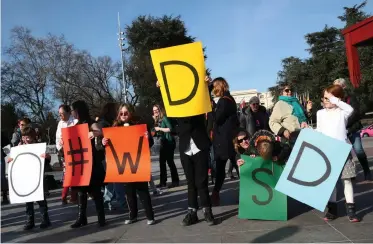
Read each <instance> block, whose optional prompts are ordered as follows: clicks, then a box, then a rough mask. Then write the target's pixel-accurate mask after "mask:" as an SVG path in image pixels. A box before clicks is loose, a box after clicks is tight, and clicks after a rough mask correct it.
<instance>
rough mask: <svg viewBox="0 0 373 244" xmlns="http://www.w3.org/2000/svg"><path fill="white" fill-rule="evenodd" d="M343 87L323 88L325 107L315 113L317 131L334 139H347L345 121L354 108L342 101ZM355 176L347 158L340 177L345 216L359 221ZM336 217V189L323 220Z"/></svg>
mask: <svg viewBox="0 0 373 244" xmlns="http://www.w3.org/2000/svg"><path fill="white" fill-rule="evenodd" d="M343 98H344V93H343V88H342V87H341V86H339V85H332V86H329V87H328V88H326V89H325V91H324V97H323V103H324V106H325V108H324V109H322V110H319V111H318V112H317V114H316V117H317V128H316V130H317V131H318V132H321V133H323V134H324V135H327V136H330V137H332V138H334V139H337V140H341V141H347V140H348V139H347V129H346V123H347V121H348V118H349V117H350V116H351V114H352V113H353V111H354V109H353V108H352V107H351V106H350V105H349V104H347V103H345V102H344V101H343ZM355 177H356V168H355V163H354V162H353V161H352V158H351V157H350V158H348V159H347V162H346V164H345V166H344V168H343V170H342V174H341V179H342V180H343V184H344V195H345V199H346V210H347V216H348V219H349V221H350V222H359V221H360V219H359V218H358V216H357V215H356V213H355V203H354V189H353V184H352V179H354V178H355ZM335 218H337V190H336V188H334V191H333V193H332V195H331V197H330V200H329V202H328V205H327V211H326V213H325V216H324V220H326V221H330V220H334V219H335Z"/></svg>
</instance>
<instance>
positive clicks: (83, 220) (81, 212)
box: [70, 191, 88, 228]
mask: <svg viewBox="0 0 373 244" xmlns="http://www.w3.org/2000/svg"><path fill="white" fill-rule="evenodd" d="M86 211H87V193H86V192H81V191H79V192H78V218H77V219H76V221H75V223H74V224H72V225H71V226H70V227H71V228H79V227H81V226H84V225H87V224H88V222H87V214H86Z"/></svg>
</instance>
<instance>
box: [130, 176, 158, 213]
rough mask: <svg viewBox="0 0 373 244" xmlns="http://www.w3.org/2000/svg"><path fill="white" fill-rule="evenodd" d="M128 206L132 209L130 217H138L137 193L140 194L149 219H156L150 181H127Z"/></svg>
mask: <svg viewBox="0 0 373 244" xmlns="http://www.w3.org/2000/svg"><path fill="white" fill-rule="evenodd" d="M124 190H125V192H126V198H127V204H128V208H129V210H130V219H131V220H133V219H135V218H137V213H138V211H139V210H138V208H137V195H136V193H137V194H139V197H140V201H141V203H142V206H143V208H144V209H145V215H146V218H147V219H148V220H154V212H153V206H152V200H151V198H150V194H149V188H148V182H131V183H126V185H125V188H124Z"/></svg>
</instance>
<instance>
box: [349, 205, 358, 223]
mask: <svg viewBox="0 0 373 244" xmlns="http://www.w3.org/2000/svg"><path fill="white" fill-rule="evenodd" d="M346 211H347V217H348V220H349V221H350V222H352V223H356V222H360V219H359V217H358V216H357V215H356V212H355V204H354V203H346Z"/></svg>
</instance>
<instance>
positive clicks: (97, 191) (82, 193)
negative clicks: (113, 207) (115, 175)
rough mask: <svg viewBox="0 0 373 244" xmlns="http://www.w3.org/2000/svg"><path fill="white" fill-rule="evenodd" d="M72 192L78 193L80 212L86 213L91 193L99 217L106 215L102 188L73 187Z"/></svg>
mask: <svg viewBox="0 0 373 244" xmlns="http://www.w3.org/2000/svg"><path fill="white" fill-rule="evenodd" d="M71 189H72V191H76V192H77V194H78V207H79V211H81V212H83V213H84V214H83V215H85V212H86V210H87V197H88V196H87V194H88V193H90V194H91V195H92V197H93V201H94V202H95V205H96V212H97V215H100V214H101V215H105V213H104V198H103V194H102V192H101V186H98V185H97V186H96V185H95V186H78V187H72V188H71Z"/></svg>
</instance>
